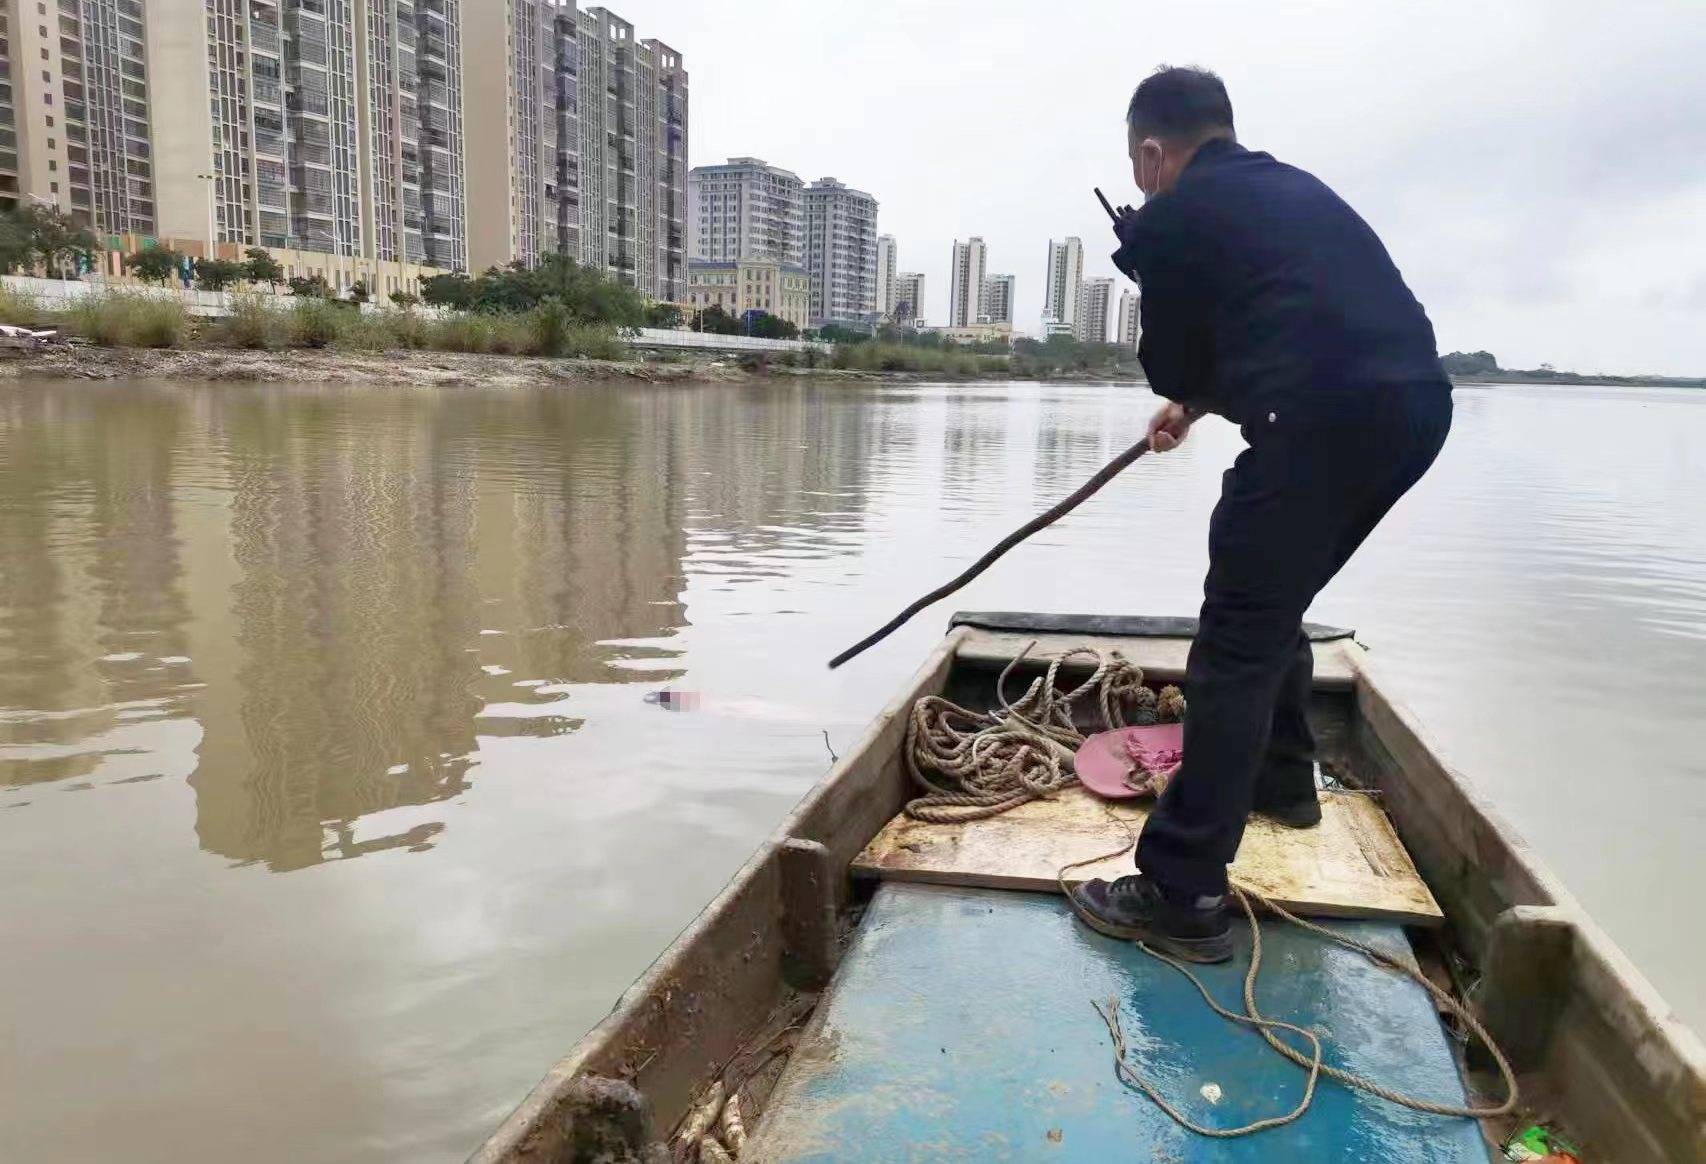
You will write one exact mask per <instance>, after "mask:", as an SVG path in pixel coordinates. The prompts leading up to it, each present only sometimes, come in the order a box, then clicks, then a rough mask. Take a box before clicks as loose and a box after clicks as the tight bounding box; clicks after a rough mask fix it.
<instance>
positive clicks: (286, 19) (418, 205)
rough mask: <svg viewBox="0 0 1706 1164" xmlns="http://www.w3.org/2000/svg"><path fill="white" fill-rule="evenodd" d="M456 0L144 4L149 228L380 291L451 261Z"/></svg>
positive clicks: (455, 217)
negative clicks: (152, 212) (256, 250)
mask: <svg viewBox="0 0 1706 1164" xmlns="http://www.w3.org/2000/svg"><path fill="white" fill-rule="evenodd" d="M461 2H462V0H285V2H284V3H283V4H280V3H277V2H276V0H200V2H195V0H187V2H186V0H180V2H174V3H163V4H150V5H149V6H148V9H147V16H146V22H145V23H146V27H145V33H146V35H145V38H144V44H145V48H146V52H145V66H146V82H147V89H148V93H147V101H148V105H149V113H150V117H149V124H150V126H151V128H152V139H153V140H152V142H151V147H152V152H153V164H154V177H155V181H154V186H155V204H156V206H157V208H158V213H157V215H156V225H155V229H156V232H157V233H159V234H161V235H164V236H167V237H172V238H178V239H202V240H205V242H206V243H207V244H208V245H210V246H214V247H218V248H220V249H229V250H231V251H232V252H233V253H234V252H236V251H237V250H240V249H241V248H242V247H246V246H264V247H270V248H274V249H277V250H281V251H285V252H288V253H287V254H286V255H285V256H284V257H285V259H286V261H287V265H290V266H292V267H296V266H298V265H300V267H301V268H302V269H303V270H304V271H308V270H312V271H314V272H315V273H318V274H322V275H325V276H326V277H327V278H328V279H329V281H331V282H332V283H333V284H334V285H342V286H348V285H349V284H350V283H352V282H354V281H356V280H357V279H362V280H365V281H368V282H369V283H370V284H373V285H374V286H376V287H377V288H378V289H379V290H381V291H383V290H394V289H399V288H400V287H401V286H402V285H403V284H404V283H406V282H408V281H409V280H410V279H412V278H413V277H414V276H415V275H418V274H419V273H420V272H419V268H421V267H428V268H435V269H450V268H461V267H465V266H466V265H467V234H466V226H467V208H466V200H465V192H464V186H463V183H464V164H463V124H462V75H463V70H462V49H461V27H460V22H459V15H460V5H461ZM121 6H122V0H121ZM121 69H124V66H123V65H122V64H121ZM125 71H126V72H128V70H125ZM317 264H318V265H317Z"/></svg>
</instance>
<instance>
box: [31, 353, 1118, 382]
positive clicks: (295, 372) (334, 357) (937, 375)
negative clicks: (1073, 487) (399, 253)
mask: <svg viewBox="0 0 1706 1164" xmlns="http://www.w3.org/2000/svg"><path fill="white" fill-rule="evenodd" d="M25 376H28V377H40V378H48V379H63V380H161V379H171V380H197V381H219V382H248V383H263V384H282V383H303V382H310V383H319V384H366V385H376V386H389V387H396V388H524V387H543V386H548V385H551V384H562V383H569V382H577V381H578V382H585V381H589V380H592V381H599V380H609V381H638V382H642V383H649V384H673V383H681V384H691V383H703V384H729V383H743V382H748V381H758V380H781V379H789V380H792V379H812V380H841V381H848V382H854V383H872V382H884V383H922V382H940V381H953V380H963V379H980V380H992V379H1063V380H1072V381H1074V382H1100V383H1118V384H1129V383H1133V382H1135V381H1134V380H1133V378H1132V377H1130V376H1117V375H1104V374H1100V373H1098V372H1072V373H1062V374H1059V375H1057V376H1052V377H1051V376H1037V375H1034V374H1033V375H1015V374H1012V373H1009V374H1007V375H996V374H992V373H991V372H990V371H988V370H985V371H983V372H981V373H979V374H978V375H976V376H974V377H968V376H960V375H955V374H953V373H952V372H947V371H939V370H932V371H900V370H881V371H872V370H865V369H857V368H833V367H824V366H821V365H820V366H818V367H815V368H807V367H804V366H799V365H792V364H784V363H781V362H778V361H776V360H772V359H766V358H764V357H762V356H739V357H736V356H728V355H719V356H711V355H703V356H682V357H676V358H670V359H662V360H659V359H645V358H642V357H639V356H637V355H636V356H631V357H630V358H628V359H621V360H594V359H586V358H567V359H551V358H547V357H540V356H511V355H495V354H492V353H473V352H439V351H406V350H398V351H388V352H352V351H335V350H330V349H325V348H287V349H281V350H276V351H266V350H250V349H245V348H226V347H189V348H133V347H102V346H99V345H94V344H53V345H50V346H47V347H43V348H41V349H39V350H37V351H34V352H25V351H5V352H0V378H14V379H15V378H19V377H25Z"/></svg>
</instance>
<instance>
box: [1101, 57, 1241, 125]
mask: <svg viewBox="0 0 1706 1164" xmlns="http://www.w3.org/2000/svg"><path fill="white" fill-rule="evenodd" d="M1125 116H1126V124H1127V125H1129V126H1131V128H1132V130H1133V131H1134V132H1135V133H1136V134H1137V135H1138V137H1140V138H1145V137H1158V138H1164V139H1166V140H1167V141H1200V140H1202V139H1204V138H1208V137H1216V136H1226V135H1230V134H1231V133H1232V132H1233V130H1232V98H1230V97H1228V96H1227V95H1226V85H1225V84H1224V83H1223V82H1222V81H1221V79H1220V78H1219V77H1217V76H1215V75H1214V74H1213V73H1211V72H1209V71H1208V70H1207V69H1199V68H1195V67H1192V68H1182V69H1181V68H1173V67H1170V66H1168V65H1162V66H1161V67H1160V68H1158V69H1156V70H1155V71H1154V72H1153V73H1151V74H1149V76H1147V77H1145V78H1144V79H1143V83H1142V84H1140V85H1138V87H1137V89H1136V91H1135V92H1133V93H1132V95H1131V104H1130V105H1129V106H1127V107H1126V114H1125Z"/></svg>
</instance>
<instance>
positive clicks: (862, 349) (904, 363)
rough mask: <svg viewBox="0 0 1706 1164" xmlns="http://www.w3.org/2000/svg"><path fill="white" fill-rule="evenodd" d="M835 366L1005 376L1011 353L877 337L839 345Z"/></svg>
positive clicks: (855, 368) (859, 369) (835, 355)
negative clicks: (917, 344)
mask: <svg viewBox="0 0 1706 1164" xmlns="http://www.w3.org/2000/svg"><path fill="white" fill-rule="evenodd" d="M830 366H831V367H833V368H847V369H851V370H853V371H859V372H921V373H924V374H927V375H937V376H1001V375H1006V373H1007V371H1008V368H1009V366H1010V360H1009V358H1008V357H1007V356H1004V355H996V354H993V353H987V352H966V351H957V350H953V349H949V348H926V347H918V346H915V345H912V344H894V343H885V342H882V341H880V340H873V341H871V342H869V343H861V344H837V345H836V347H835V354H834V356H833V357H832V358H831V359H830Z"/></svg>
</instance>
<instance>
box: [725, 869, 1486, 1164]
mask: <svg viewBox="0 0 1706 1164" xmlns="http://www.w3.org/2000/svg"><path fill="white" fill-rule="evenodd" d="M1336 928H1338V929H1340V930H1341V932H1344V933H1346V934H1348V935H1350V936H1354V937H1356V938H1359V939H1361V940H1362V941H1364V942H1367V943H1369V944H1370V945H1375V946H1377V947H1379V948H1381V949H1383V950H1387V951H1390V952H1393V953H1396V954H1399V955H1400V956H1402V957H1404V958H1406V959H1410V958H1411V954H1410V949H1409V943H1408V940H1407V939H1406V938H1405V936H1404V933H1403V931H1402V929H1400V928H1399V927H1398V926H1397V925H1394V924H1390V923H1383V922H1340V923H1336ZM1234 932H1235V934H1237V935H1238V936H1239V939H1240V941H1239V949H1238V955H1237V957H1235V958H1234V959H1233V960H1232V961H1231V962H1230V963H1226V964H1224V965H1220V966H1209V967H1203V968H1202V971H1203V973H1202V978H1203V980H1204V981H1205V983H1206V984H1207V985H1208V988H1209V989H1210V991H1212V992H1213V993H1214V995H1215V997H1216V999H1217V1000H1219V1001H1220V1002H1221V1004H1222V1005H1224V1006H1226V1007H1227V1008H1228V1009H1231V1010H1234V1011H1241V1010H1242V1009H1243V1007H1242V1004H1241V1000H1242V991H1243V976H1244V972H1245V969H1246V967H1247V966H1248V964H1249V944H1248V935H1247V932H1246V927H1245V925H1244V924H1243V922H1242V920H1240V921H1239V922H1238V923H1237V924H1236V925H1235V926H1234ZM1262 939H1263V953H1264V956H1263V963H1262V976H1261V979H1260V982H1259V984H1258V986H1257V995H1256V998H1257V1004H1258V1005H1259V1006H1260V1007H1261V1009H1262V1011H1263V1013H1264V1014H1266V1015H1269V1016H1272V1017H1278V1018H1285V1019H1288V1020H1290V1021H1294V1022H1297V1023H1299V1024H1300V1025H1308V1026H1312V1027H1314V1028H1315V1029H1316V1030H1317V1032H1318V1033H1320V1034H1321V1035H1322V1036H1323V1043H1324V1044H1325V1045H1326V1055H1327V1062H1329V1063H1331V1064H1333V1065H1336V1066H1341V1067H1345V1068H1348V1069H1349V1070H1351V1071H1354V1072H1357V1073H1358V1074H1361V1075H1366V1076H1370V1077H1372V1078H1374V1079H1377V1080H1379V1081H1381V1082H1383V1083H1386V1084H1387V1085H1389V1086H1392V1087H1396V1088H1397V1089H1398V1090H1400V1091H1403V1092H1406V1093H1409V1094H1412V1095H1416V1096H1422V1097H1427V1098H1430V1099H1435V1100H1438V1101H1441V1102H1445V1103H1462V1102H1464V1090H1463V1084H1462V1081H1461V1079H1460V1077H1459V1075H1458V1072H1457V1067H1456V1064H1455V1062H1454V1060H1453V1057H1452V1052H1451V1047H1450V1044H1449V1042H1448V1040H1447V1037H1446V1034H1445V1032H1444V1030H1443V1029H1442V1028H1441V1026H1440V1023H1439V1020H1438V1018H1437V1017H1436V1015H1435V1013H1434V1008H1433V1004H1432V1002H1431V1000H1430V999H1429V998H1428V996H1427V994H1426V993H1425V992H1424V991H1423V990H1422V989H1421V988H1420V987H1418V986H1417V985H1416V984H1415V983H1413V982H1410V981H1408V980H1407V979H1404V978H1401V977H1399V976H1397V975H1394V974H1392V973H1390V972H1388V971H1384V970H1380V969H1378V968H1376V967H1374V966H1371V965H1370V964H1369V963H1368V961H1367V960H1366V959H1364V958H1363V957H1362V956H1361V955H1359V954H1356V953H1354V952H1352V951H1348V950H1345V949H1344V948H1342V947H1339V946H1335V945H1333V944H1332V943H1329V942H1325V941H1323V940H1322V939H1320V938H1317V937H1315V936H1314V935H1311V934H1307V933H1304V932H1303V931H1300V930H1298V929H1297V928H1296V927H1294V926H1290V925H1287V924H1284V923H1281V922H1278V921H1276V920H1273V919H1268V920H1266V921H1265V922H1264V924H1263V926H1262ZM1110 997H1114V998H1117V999H1118V1000H1119V1003H1120V1012H1121V1018H1122V1021H1123V1023H1124V1026H1125V1031H1126V1040H1127V1045H1128V1048H1129V1052H1130V1054H1131V1055H1132V1057H1133V1065H1134V1067H1136V1069H1137V1070H1138V1071H1139V1072H1140V1073H1142V1074H1143V1075H1144V1076H1145V1077H1146V1078H1148V1079H1149V1080H1150V1081H1151V1082H1153V1083H1154V1084H1155V1085H1156V1086H1157V1087H1158V1088H1159V1089H1160V1091H1161V1092H1162V1094H1163V1095H1166V1096H1167V1097H1168V1098H1169V1099H1170V1100H1171V1102H1173V1103H1174V1105H1175V1106H1177V1107H1179V1108H1180V1109H1181V1110H1183V1111H1184V1112H1185V1113H1186V1114H1187V1115H1189V1116H1190V1117H1191V1118H1193V1119H1195V1120H1196V1121H1198V1122H1199V1123H1203V1124H1207V1125H1211V1126H1218V1127H1232V1126H1236V1125H1239V1124H1244V1123H1248V1122H1250V1121H1251V1120H1254V1119H1259V1118H1261V1117H1264V1116H1269V1115H1275V1114H1279V1113H1282V1112H1286V1111H1289V1110H1290V1109H1291V1108H1292V1107H1294V1106H1295V1105H1296V1103H1297V1101H1298V1098H1299V1097H1300V1096H1301V1095H1302V1091H1303V1086H1304V1081H1305V1073H1304V1072H1303V1070H1302V1069H1300V1068H1298V1067H1296V1066H1294V1065H1293V1064H1291V1063H1289V1062H1287V1061H1285V1060H1283V1059H1281V1058H1280V1057H1279V1056H1278V1055H1276V1054H1274V1052H1273V1051H1272V1050H1271V1049H1270V1048H1269V1047H1268V1046H1267V1045H1266V1044H1265V1043H1263V1042H1262V1041H1261V1038H1260V1036H1258V1035H1257V1034H1255V1033H1254V1032H1252V1031H1250V1030H1248V1029H1247V1028H1244V1027H1239V1026H1234V1025H1232V1024H1230V1023H1228V1022H1227V1021H1226V1020H1224V1019H1221V1018H1219V1017H1217V1016H1216V1015H1215V1014H1214V1013H1213V1012H1212V1011H1210V1010H1209V1009H1208V1008H1207V1007H1206V1006H1205V1005H1204V1004H1203V1001H1202V998H1201V997H1200V996H1199V995H1198V994H1197V992H1196V990H1195V989H1194V988H1193V987H1192V986H1191V984H1190V983H1189V982H1187V981H1186V980H1185V979H1184V977H1183V976H1182V975H1180V974H1179V972H1178V971H1177V970H1174V969H1173V968H1172V967H1170V966H1167V965H1164V964H1163V963H1161V962H1159V961H1157V960H1155V959H1154V958H1151V957H1150V956H1149V955H1147V954H1145V953H1144V952H1143V951H1141V950H1139V949H1138V948H1137V947H1136V946H1134V945H1132V944H1130V943H1128V942H1120V941H1115V940H1113V939H1110V938H1105V937H1103V936H1101V935H1100V934H1096V933H1093V932H1091V931H1090V930H1088V929H1087V928H1085V927H1084V926H1083V925H1081V924H1080V923H1078V922H1077V921H1076V919H1075V918H1074V917H1073V916H1072V914H1071V913H1070V911H1069V910H1068V909H1067V907H1066V904H1065V902H1064V901H1063V900H1062V899H1061V898H1059V897H1054V896H1050V895H1045V894H1032V893H1017V892H1011V891H1004V890H987V889H962V888H951V887H943V886H932V885H910V884H900V883H893V882H891V883H887V884H884V885H882V886H881V887H880V888H879V889H878V890H877V893H876V896H875V898H874V899H873V900H872V902H871V905H870V908H869V909H868V910H867V912H866V914H865V917H864V921H863V922H862V924H861V925H860V927H859V929H858V930H857V931H856V933H855V936H854V939H853V942H852V945H851V947H850V949H849V950H848V952H847V956H846V958H845V959H844V960H843V962H842V965H841V968H840V969H839V971H838V972H837V974H836V978H835V981H834V983H833V984H832V985H831V987H830V989H829V991H828V993H827V994H826V995H825V998H824V1001H823V1003H822V1004H821V1005H820V1007H819V1009H818V1013H817V1017H816V1019H814V1022H813V1025H812V1026H811V1028H810V1029H809V1030H808V1031H807V1032H806V1033H805V1035H804V1037H803V1038H802V1039H801V1041H800V1044H799V1046H798V1048H797V1049H796V1050H795V1052H794V1055H793V1058H792V1060H791V1062H790V1063H789V1065H788V1068H787V1071H786V1072H785V1073H784V1074H783V1077H782V1079H781V1082H780V1083H779V1084H778V1086H777V1089H776V1091H775V1092H774V1093H773V1094H772V1096H771V1097H770V1102H769V1103H768V1104H767V1105H766V1113H765V1115H764V1118H763V1120H762V1121H761V1123H760V1126H759V1128H758V1130H757V1134H756V1136H755V1138H754V1139H753V1141H752V1142H751V1143H750V1144H749V1147H748V1150H747V1152H745V1153H743V1155H742V1159H743V1160H758V1161H767V1162H770V1161H776V1162H780V1161H789V1162H803V1161H838V1162H847V1161H872V1162H875V1161H884V1162H885V1164H886V1162H893V1161H948V1160H976V1161H997V1160H1022V1161H1028V1160H1061V1161H1066V1160H1072V1161H1078V1160H1095V1161H1122V1160H1140V1161H1151V1160H1153V1161H1165V1162H1168V1164H1181V1162H1184V1161H1192V1160H1262V1161H1284V1160H1300V1161H1315V1160H1358V1161H1364V1160H1379V1161H1382V1162H1383V1164H1384V1162H1391V1161H1416V1162H1428V1164H1434V1162H1439V1164H1444V1162H1457V1161H1476V1162H1478V1164H1484V1162H1485V1161H1486V1160H1487V1159H1488V1152H1487V1149H1486V1148H1485V1147H1484V1143H1483V1139H1482V1136H1481V1133H1480V1129H1479V1127H1478V1126H1477V1125H1476V1124H1475V1123H1474V1122H1473V1121H1471V1120H1466V1119H1452V1118H1445V1117H1439V1116H1428V1115H1423V1114H1421V1113H1418V1112H1413V1111H1410V1110H1408V1109H1406V1108H1401V1107H1398V1106H1396V1105H1394V1104H1390V1103H1387V1102H1385V1101H1382V1100H1378V1099H1375V1098H1373V1097H1372V1096H1368V1095H1365V1094H1363V1093H1361V1092H1357V1091H1352V1090H1350V1089H1348V1088H1345V1087H1343V1086H1341V1085H1339V1084H1337V1083H1335V1082H1333V1081H1331V1080H1328V1079H1323V1080H1322V1081H1321V1083H1320V1085H1319V1086H1318V1087H1317V1089H1316V1093H1315V1101H1314V1104H1313V1105H1312V1106H1311V1108H1310V1110H1309V1111H1308V1112H1306V1113H1305V1114H1304V1115H1303V1117H1302V1118H1301V1119H1299V1120H1298V1121H1296V1122H1295V1123H1292V1124H1289V1125H1287V1126H1285V1127H1282V1128H1278V1129H1274V1130H1271V1131H1266V1132H1262V1133H1259V1134H1256V1135H1253V1136H1246V1137H1241V1138H1238V1139H1231V1140H1222V1139H1208V1138H1205V1137H1201V1136H1197V1135H1193V1134H1192V1133H1190V1132H1187V1131H1185V1130H1184V1129H1183V1128H1180V1127H1179V1126H1177V1125H1176V1124H1174V1123H1173V1122H1172V1121H1171V1120H1170V1119H1168V1118H1167V1116H1166V1115H1165V1114H1164V1113H1163V1112H1161V1110H1160V1109H1159V1108H1157V1107H1156V1106H1155V1105H1154V1104H1153V1103H1152V1102H1151V1101H1150V1100H1149V1099H1148V1098H1146V1097H1145V1096H1143V1095H1142V1094H1140V1093H1138V1092H1136V1091H1133V1090H1131V1089H1129V1088H1127V1087H1125V1086H1124V1085H1122V1084H1121V1083H1120V1082H1119V1081H1118V1080H1116V1079H1115V1077H1114V1065H1113V1051H1112V1046H1111V1043H1110V1040H1109V1037H1108V1031H1107V1028H1106V1026H1105V1025H1104V1024H1103V1022H1102V1019H1101V1018H1100V1017H1099V1016H1098V1015H1097V1014H1096V1012H1095V1011H1094V1010H1093V1009H1092V1007H1091V1000H1092V999H1095V1000H1097V1001H1104V1002H1105V1001H1106V1000H1107V999H1109V998H1110ZM1211 1084H1212V1085H1213V1087H1210V1086H1209V1085H1211ZM1215 1088H1218V1102H1210V1099H1209V1098H1208V1097H1207V1095H1205V1091H1206V1092H1207V1093H1208V1094H1210V1095H1212V1094H1214V1089H1215Z"/></svg>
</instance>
